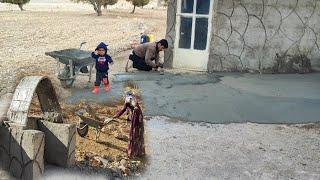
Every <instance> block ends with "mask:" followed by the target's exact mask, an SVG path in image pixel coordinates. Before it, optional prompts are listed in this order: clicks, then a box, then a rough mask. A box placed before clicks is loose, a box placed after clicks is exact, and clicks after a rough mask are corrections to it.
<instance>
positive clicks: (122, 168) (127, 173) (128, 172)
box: [118, 165, 130, 176]
mask: <svg viewBox="0 0 320 180" xmlns="http://www.w3.org/2000/svg"><path fill="white" fill-rule="evenodd" d="M118 168H119V169H120V170H121V171H122V172H123V173H124V174H125V175H127V176H129V175H130V169H129V168H126V167H124V166H122V165H121V166H119V167H118Z"/></svg>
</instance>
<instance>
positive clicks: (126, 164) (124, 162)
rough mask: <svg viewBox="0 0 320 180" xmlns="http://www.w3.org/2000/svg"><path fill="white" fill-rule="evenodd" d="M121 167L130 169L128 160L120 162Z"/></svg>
mask: <svg viewBox="0 0 320 180" xmlns="http://www.w3.org/2000/svg"><path fill="white" fill-rule="evenodd" d="M120 165H122V166H124V167H128V162H127V160H125V159H122V160H121V161H120Z"/></svg>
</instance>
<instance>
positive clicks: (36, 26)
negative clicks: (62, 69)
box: [0, 4, 166, 95]
mask: <svg viewBox="0 0 320 180" xmlns="http://www.w3.org/2000/svg"><path fill="white" fill-rule="evenodd" d="M2 6H4V5H2V4H0V24H1V26H0V95H3V94H5V93H7V92H12V91H13V90H14V86H15V84H16V81H17V80H18V79H19V77H21V76H23V74H26V73H28V74H36V75H47V76H50V77H52V79H53V80H54V81H55V82H54V83H55V84H58V82H56V78H55V77H56V76H55V70H56V61H55V60H54V59H53V58H51V57H48V56H46V55H45V52H48V51H55V50H62V49H68V48H78V47H79V45H80V43H81V42H84V41H85V42H87V43H86V44H85V45H84V46H83V49H84V50H89V51H92V50H94V48H95V47H96V46H97V44H98V43H99V42H101V41H104V42H106V43H107V44H109V49H110V54H111V55H112V56H117V55H118V54H119V53H120V52H122V51H124V50H128V49H130V47H131V46H130V42H131V41H133V40H138V39H139V36H140V33H142V32H147V33H152V34H154V35H155V37H156V39H161V38H163V37H164V35H165V28H166V27H165V23H166V11H165V10H161V9H159V10H156V9H153V10H151V9H139V11H137V12H136V13H135V14H130V13H129V12H128V10H122V9H112V10H108V11H105V12H103V13H104V14H103V16H100V17H97V16H96V15H95V14H94V12H93V11H92V10H91V9H77V6H75V7H68V8H69V9H70V10H68V11H67V10H66V9H63V10H59V8H55V9H53V10H47V11H45V10H43V8H48V7H47V6H46V5H44V4H40V5H30V6H28V10H27V11H24V12H20V11H19V10H17V9H16V7H12V9H10V8H3V9H4V10H3V9H1V7H2ZM10 7H11V6H10ZM39 10H42V11H39ZM115 64H117V62H115ZM115 67H117V65H115ZM118 70H120V69H116V68H114V69H112V71H118ZM121 71H122V69H121ZM59 94H60V93H59Z"/></svg>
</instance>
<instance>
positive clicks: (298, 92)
mask: <svg viewBox="0 0 320 180" xmlns="http://www.w3.org/2000/svg"><path fill="white" fill-rule="evenodd" d="M126 81H133V82H134V83H135V84H136V85H137V86H138V87H139V88H140V89H141V92H142V98H143V102H144V104H145V105H146V112H145V114H146V115H149V116H158V115H163V116H168V117H172V118H176V119H181V120H185V121H197V122H209V123H243V122H254V123H309V122H317V121H319V120H320V119H319V117H320V111H319V108H320V74H319V73H314V74H283V75H258V74H239V73H225V74H221V73H220V74H188V73H183V74H179V73H177V74H171V73H166V74H165V75H159V74H158V73H156V72H136V73H120V74H115V75H114V78H113V81H112V90H111V91H110V92H109V93H104V92H103V91H102V92H101V93H100V94H99V95H93V94H91V92H90V88H89V87H88V88H84V89H74V90H73V92H72V95H71V96H70V97H69V98H68V99H67V100H66V101H67V102H68V103H74V102H77V101H80V100H83V99H84V97H85V99H86V100H91V101H95V102H104V103H105V102H109V103H110V102H112V101H114V100H116V99H119V98H120V97H121V95H122V93H123V92H122V87H123V84H124V83H125V82H126Z"/></svg>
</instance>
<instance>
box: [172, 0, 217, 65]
mask: <svg viewBox="0 0 320 180" xmlns="http://www.w3.org/2000/svg"><path fill="white" fill-rule="evenodd" d="M182 1H183V0H177V13H176V25H175V28H176V37H175V42H176V43H174V52H173V53H174V56H173V57H174V58H173V67H174V68H179V69H186V70H195V71H207V64H208V60H209V53H210V41H211V34H212V33H211V31H212V18H213V4H214V1H215V0H210V7H209V14H208V15H203V14H196V6H197V1H201V0H194V4H193V13H181V4H182ZM181 16H183V17H192V30H191V31H192V32H191V48H190V49H184V48H179V40H180V22H181ZM199 17H200V18H201V17H205V18H208V34H207V45H206V49H205V50H197V49H194V38H195V23H196V18H199ZM199 61H200V62H199Z"/></svg>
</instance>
